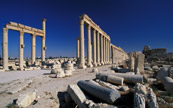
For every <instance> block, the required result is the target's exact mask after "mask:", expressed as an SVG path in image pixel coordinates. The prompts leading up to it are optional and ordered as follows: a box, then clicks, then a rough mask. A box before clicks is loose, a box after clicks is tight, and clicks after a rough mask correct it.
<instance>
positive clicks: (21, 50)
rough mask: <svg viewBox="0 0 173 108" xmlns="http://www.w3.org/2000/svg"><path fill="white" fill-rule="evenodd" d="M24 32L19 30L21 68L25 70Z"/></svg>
mask: <svg viewBox="0 0 173 108" xmlns="http://www.w3.org/2000/svg"><path fill="white" fill-rule="evenodd" d="M23 35H24V32H23V31H20V32H19V68H20V70H23V50H24V42H23Z"/></svg>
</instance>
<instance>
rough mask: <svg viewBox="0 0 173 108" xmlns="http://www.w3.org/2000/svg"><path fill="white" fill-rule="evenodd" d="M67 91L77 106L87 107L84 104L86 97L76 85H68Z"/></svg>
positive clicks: (80, 107)
mask: <svg viewBox="0 0 173 108" xmlns="http://www.w3.org/2000/svg"><path fill="white" fill-rule="evenodd" d="M67 92H68V93H69V94H70V96H71V98H72V99H73V100H74V101H75V103H76V104H77V105H78V106H79V108H87V106H86V105H85V104H84V102H85V100H86V99H87V98H86V96H85V95H84V93H83V92H82V91H81V89H80V88H79V87H78V86H77V85H74V84H71V85H68V88H67Z"/></svg>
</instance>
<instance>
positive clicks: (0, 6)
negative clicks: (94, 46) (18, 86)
mask: <svg viewBox="0 0 173 108" xmlns="http://www.w3.org/2000/svg"><path fill="white" fill-rule="evenodd" d="M84 13H85V14H87V15H88V16H89V17H90V18H91V19H92V20H93V21H94V22H95V23H96V24H98V25H99V26H100V27H101V28H102V29H103V30H104V31H105V32H106V33H107V34H108V35H109V36H110V37H111V42H112V43H113V44H115V45H117V46H120V47H121V48H123V49H124V50H125V51H126V52H130V51H142V49H143V47H144V46H145V45H149V46H151V48H167V49H168V51H169V52H173V47H172V46H173V42H172V40H173V1H172V0H0V14H1V15H0V29H1V30H0V41H2V28H3V27H4V25H5V24H7V23H8V22H9V21H13V22H18V23H21V24H24V25H28V26H31V27H35V28H40V29H41V28H42V21H41V19H42V18H46V19H47V22H46V24H47V25H46V46H47V50H46V57H49V56H76V37H78V36H79V16H80V15H82V14H84ZM85 32H86V31H85ZM31 40H32V38H31V36H30V35H29V34H25V35H24V44H25V48H24V56H25V57H31ZM85 40H86V36H85ZM18 43H19V33H18V32H16V31H12V30H10V31H9V56H11V57H18ZM85 47H86V45H85ZM0 53H2V48H0ZM36 56H41V38H40V37H37V38H36Z"/></svg>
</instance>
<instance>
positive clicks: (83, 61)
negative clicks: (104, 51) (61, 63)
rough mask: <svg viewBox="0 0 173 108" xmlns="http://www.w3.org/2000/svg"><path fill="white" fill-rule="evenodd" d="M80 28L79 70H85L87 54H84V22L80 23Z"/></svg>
mask: <svg viewBox="0 0 173 108" xmlns="http://www.w3.org/2000/svg"><path fill="white" fill-rule="evenodd" d="M79 26H80V28H79V29H80V30H79V32H80V34H79V35H80V65H79V68H81V69H85V68H86V66H85V54H84V51H85V50H84V21H83V20H80V22H79Z"/></svg>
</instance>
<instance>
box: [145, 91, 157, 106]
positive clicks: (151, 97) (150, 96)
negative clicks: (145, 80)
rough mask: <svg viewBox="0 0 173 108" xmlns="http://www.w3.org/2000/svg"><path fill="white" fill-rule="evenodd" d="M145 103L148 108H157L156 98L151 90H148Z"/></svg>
mask: <svg viewBox="0 0 173 108" xmlns="http://www.w3.org/2000/svg"><path fill="white" fill-rule="evenodd" d="M147 103H148V106H149V108H159V106H158V103H157V97H156V95H155V94H154V92H153V90H152V89H151V88H149V93H148V100H147Z"/></svg>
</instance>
